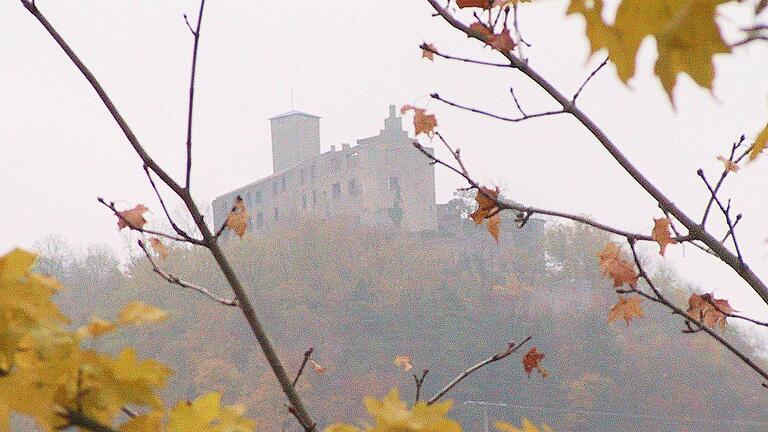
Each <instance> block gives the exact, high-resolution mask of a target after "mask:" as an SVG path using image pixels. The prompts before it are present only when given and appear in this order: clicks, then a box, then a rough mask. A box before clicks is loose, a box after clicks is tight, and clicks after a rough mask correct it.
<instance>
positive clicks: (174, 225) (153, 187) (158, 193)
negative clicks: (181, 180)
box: [144, 165, 201, 242]
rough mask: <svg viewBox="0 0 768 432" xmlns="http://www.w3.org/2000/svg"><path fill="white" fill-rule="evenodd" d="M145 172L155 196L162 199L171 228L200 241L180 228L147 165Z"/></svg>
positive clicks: (194, 240)
mask: <svg viewBox="0 0 768 432" xmlns="http://www.w3.org/2000/svg"><path fill="white" fill-rule="evenodd" d="M144 172H145V173H146V174H147V179H148V180H149V184H150V185H152V189H153V190H154V191H155V196H157V199H158V201H160V206H161V207H162V208H163V213H165V217H166V218H167V219H168V223H170V224H171V228H173V230H174V231H176V234H178V235H180V236H182V237H184V238H185V239H186V240H189V241H192V242H200V241H201V240H197V239H194V238H193V237H192V236H190V235H189V234H187V232H186V231H184V230H183V229H181V228H179V226H178V225H177V224H176V222H174V221H173V218H172V217H171V214H170V213H168V208H167V207H166V206H165V200H164V199H163V197H162V195H160V191H159V190H158V189H157V185H156V184H155V181H154V180H153V179H152V174H151V173H150V172H149V168H148V167H147V166H146V165H144Z"/></svg>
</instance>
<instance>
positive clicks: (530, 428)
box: [494, 417, 554, 432]
mask: <svg viewBox="0 0 768 432" xmlns="http://www.w3.org/2000/svg"><path fill="white" fill-rule="evenodd" d="M494 426H496V429H498V430H500V431H501V432H554V431H553V430H552V428H551V427H549V426H548V425H547V424H546V423H542V424H541V429H539V428H538V427H537V426H536V425H535V424H533V422H531V421H530V420H528V419H527V418H525V417H523V424H522V426H521V427H519V428H517V427H515V426H514V425H512V424H510V423H506V422H496V423H495V424H494Z"/></svg>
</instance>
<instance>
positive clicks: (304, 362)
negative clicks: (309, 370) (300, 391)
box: [293, 347, 315, 387]
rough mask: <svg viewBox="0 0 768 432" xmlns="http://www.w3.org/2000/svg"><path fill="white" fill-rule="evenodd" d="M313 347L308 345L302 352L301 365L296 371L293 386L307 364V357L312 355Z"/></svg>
mask: <svg viewBox="0 0 768 432" xmlns="http://www.w3.org/2000/svg"><path fill="white" fill-rule="evenodd" d="M314 351H315V349H314V348H313V347H310V348H309V349H308V350H306V351H305V352H304V360H302V362H301V367H299V371H298V372H296V378H294V379H293V386H294V387H296V383H297V382H299V378H301V374H302V373H303V372H304V368H305V367H306V366H307V363H308V362H309V358H310V357H311V356H312V352H314Z"/></svg>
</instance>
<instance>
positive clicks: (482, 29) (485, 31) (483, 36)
mask: <svg viewBox="0 0 768 432" xmlns="http://www.w3.org/2000/svg"><path fill="white" fill-rule="evenodd" d="M469 31H470V35H471V36H475V37H477V38H479V39H480V40H482V41H487V40H488V39H490V38H492V37H493V31H492V30H491V29H489V28H488V26H486V25H485V24H483V23H480V22H474V23H472V24H470V25H469Z"/></svg>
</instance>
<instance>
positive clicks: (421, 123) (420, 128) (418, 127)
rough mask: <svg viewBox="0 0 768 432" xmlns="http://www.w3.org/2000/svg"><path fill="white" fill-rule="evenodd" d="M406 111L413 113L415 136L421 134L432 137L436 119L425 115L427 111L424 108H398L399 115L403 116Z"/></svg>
mask: <svg viewBox="0 0 768 432" xmlns="http://www.w3.org/2000/svg"><path fill="white" fill-rule="evenodd" d="M408 111H413V114H414V115H413V129H414V132H415V133H416V135H418V134H421V133H423V134H426V135H427V136H429V137H432V136H433V135H434V134H435V131H434V129H435V128H436V127H437V118H436V117H435V115H434V114H427V113H426V112H427V110H425V109H424V108H417V107H415V106H413V105H403V106H402V108H400V113H401V114H405V113H406V112H408Z"/></svg>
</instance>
